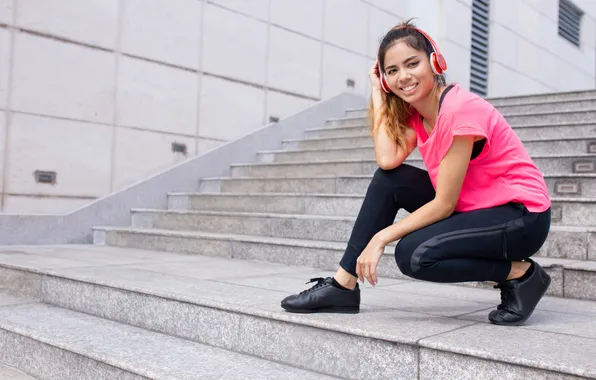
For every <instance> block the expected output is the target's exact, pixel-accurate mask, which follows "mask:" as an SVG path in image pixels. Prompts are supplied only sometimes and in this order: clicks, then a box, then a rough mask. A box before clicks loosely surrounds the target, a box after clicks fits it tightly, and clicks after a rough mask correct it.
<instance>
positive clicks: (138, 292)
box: [0, 242, 596, 379]
mask: <svg viewBox="0 0 596 380" xmlns="http://www.w3.org/2000/svg"><path fill="white" fill-rule="evenodd" d="M305 243H307V242H303V244H305ZM338 246H339V244H338ZM84 248H85V247H79V248H78V250H77V252H79V253H78V255H79V258H78V259H79V260H84V259H85V257H86V256H88V257H89V258H90V259H92V260H97V259H98V257H99V256H98V254H99V253H103V254H104V255H105V256H106V257H107V256H109V255H110V253H112V254H117V253H120V252H121V254H122V255H124V254H125V252H126V251H125V250H123V249H119V248H113V247H109V246H97V247H89V249H84ZM36 249H38V251H37V252H36ZM29 252H31V253H37V254H38V255H42V254H44V252H45V255H50V256H51V255H57V254H58V253H57V250H52V249H51V248H49V247H40V248H36V247H32V248H30V249H29ZM131 252H133V253H132V254H133V255H135V256H137V257H142V256H143V255H147V258H146V259H145V260H146V262H147V263H146V264H137V263H132V264H128V265H117V266H113V265H106V266H102V267H93V266H90V267H87V268H53V269H47V270H44V271H46V272H47V273H48V275H47V276H45V277H44V280H43V298H42V300H43V301H44V302H46V303H50V304H55V305H58V306H61V307H66V308H71V309H74V310H78V311H81V312H84V313H87V314H91V315H96V316H100V317H104V318H108V319H112V320H116V321H118V322H122V323H126V324H130V325H135V326H138V327H142V328H146V329H151V330H154V331H159V332H163V333H166V334H169V335H173V336H178V337H183V338H187V339H190V340H193V341H197V342H203V343H208V344H210V345H216V346H218V347H221V348H226V349H232V350H237V351H239V352H242V353H246V354H250V355H253V356H257V357H260V358H265V359H269V360H275V361H278V362H282V363H288V364H292V365H296V366H302V367H304V368H308V369H311V370H316V371H326V373H328V374H331V375H335V376H344V375H345V374H346V369H348V370H349V371H347V373H348V374H350V375H349V376H347V377H346V378H354V379H360V378H363V377H366V376H369V377H370V376H373V377H374V376H375V374H378V373H385V372H384V371H387V373H388V374H389V375H388V378H408V376H410V375H413V376H414V377H413V378H416V376H417V374H418V372H417V371H418V364H417V363H418V360H417V357H418V356H417V355H418V354H417V352H418V351H417V349H416V348H415V346H412V345H414V344H416V342H418V341H421V342H422V345H423V347H426V348H429V349H431V350H439V351H449V352H452V353H454V354H456V355H455V356H454V355H451V354H449V355H450V356H449V355H448V356H447V358H452V359H453V358H458V360H459V358H460V356H462V360H464V359H463V357H467V356H470V355H471V356H472V358H470V359H469V360H472V362H470V365H471V366H472V367H473V368H478V369H477V370H478V371H479V373H480V374H482V376H484V373H485V372H482V371H485V370H488V369H487V368H486V365H488V363H494V362H495V361H497V362H500V363H501V364H499V368H500V370H506V371H507V372H508V373H509V372H511V373H515V374H526V373H527V374H528V376H539V375H540V374H542V372H535V371H547V372H548V371H550V372H553V371H562V372H564V373H567V374H574V375H586V374H590V373H592V372H590V371H593V370H594V369H596V367H594V365H593V364H591V361H590V360H588V359H586V358H589V357H590V355H594V353H592V351H593V350H596V345H594V343H593V342H596V335H594V334H595V333H594V331H595V330H596V329H595V328H594V327H596V326H593V325H594V316H596V306H595V305H596V304H594V303H592V302H586V301H581V300H567V299H560V298H559V299H557V298H551V297H545V298H544V299H543V300H542V301H541V303H540V304H539V306H538V308H537V310H536V312H535V314H534V316H533V317H532V318H531V319H530V320H529V321H528V323H527V324H526V325H525V326H523V327H520V328H510V329H508V330H507V331H508V334H503V330H504V329H506V328H500V329H498V328H497V326H493V325H490V324H489V323H487V320H486V316H487V314H488V311H489V310H491V309H492V308H494V306H495V305H496V304H497V303H498V302H499V297H498V292H497V291H496V290H494V289H478V288H471V287H462V286H456V285H451V284H434V283H428V282H421V281H408V282H400V280H399V279H386V278H381V279H380V284H381V286H379V287H371V286H369V285H364V286H363V291H362V300H363V305H362V309H361V313H360V314H357V315H334V314H314V315H300V314H292V313H287V312H285V311H283V310H282V309H281V307H280V305H279V302H280V301H281V299H282V298H283V297H285V296H286V295H288V294H290V293H296V292H298V291H301V290H303V289H306V288H307V287H308V286H312V284H310V285H306V284H304V282H306V281H307V280H308V278H311V277H317V276H327V275H331V274H332V273H333V272H334V271H324V270H317V269H312V268H298V267H287V266H284V265H272V264H268V263H263V262H256V261H252V262H243V261H240V260H229V259H219V258H213V257H196V256H194V257H193V256H185V255H177V254H171V253H165V252H149V251H140V250H139V251H136V250H131ZM170 257H174V259H172V260H171V261H170V260H168V258H170ZM181 258H182V259H184V260H181V261H177V260H176V259H181ZM540 260H541V262H542V263H543V264H544V266H545V267H547V268H549V267H551V266H552V265H554V264H557V265H561V266H566V267H569V268H571V267H573V266H577V267H578V268H583V269H590V266H591V265H592V264H593V263H580V262H577V261H574V260H563V259H548V258H540ZM561 268H562V267H561ZM561 268H559V270H560V269H561ZM568 270H577V269H568ZM205 278H209V280H205ZM28 306H30V305H18V306H17V307H23V308H26V307H28ZM44 307H45V306H44ZM14 309H15V306H3V307H0V328H2V327H3V326H2V322H1V321H3V320H4V318H5V317H6V315H10V316H14V315H15V313H12V310H14ZM7 310H10V313H9V311H7ZM23 310H24V309H23ZM3 313H4V314H3ZM44 313H45V312H44ZM17 314H18V313H17ZM22 314H23V315H24V314H25V311H23V313H22ZM26 314H27V316H28V318H31V320H35V319H36V318H38V317H37V315H36V313H35V312H33V313H31V312H30V311H28V312H27V313H26ZM44 315H45V314H44ZM21 317H22V315H21V316H19V317H17V318H19V319H20V318H21ZM44 323H45V322H44ZM47 323H48V324H52V325H55V321H53V320H52V318H50V319H49V320H47ZM25 331H27V332H28V333H30V329H29V326H27V329H24V330H23V331H21V332H23V333H24V332H25ZM75 331H76V330H75ZM100 331H101V330H100ZM512 334H513V335H512ZM39 337H40V336H39V335H38V336H35V338H36V339H39ZM257 337H258V339H257ZM421 339H422V340H421ZM512 340H513V341H515V342H516V350H517V351H516V352H518V355H517V356H516V357H512V356H511V355H508V353H510V344H511V341H512ZM313 342H321V344H315V345H313ZM518 342H520V343H518ZM555 342H556V343H555ZM520 345H521V346H520ZM518 346H519V347H518ZM59 347H60V346H59ZM337 347H346V349H345V350H342V351H341V354H342V356H337V355H338V350H337ZM558 347H573V348H570V349H569V350H567V351H569V352H567V351H566V352H565V353H564V354H563V357H562V358H559V356H558V355H557V356H554V355H553V354H552V352H551V351H552V350H554V349H555V348H558ZM549 350H550V351H549ZM519 353H523V354H519ZM580 353H581V355H580ZM319 358H327V359H328V358H332V359H333V360H331V359H330V360H326V361H322V360H319ZM441 360H443V359H441ZM0 361H2V358H0ZM363 363H364V364H363ZM379 363H382V365H383V366H387V365H388V366H389V367H387V368H386V367H380V364H379ZM387 363H389V364H387ZM483 363H484V364H483ZM7 364H9V365H10V363H7ZM420 364H421V366H420V368H421V372H420V375H421V376H423V372H422V371H423V370H424V371H430V372H429V373H430V374H434V375H436V376H439V377H438V378H444V377H441V376H446V374H445V372H437V371H440V370H441V368H439V367H438V366H433V365H431V366H430V367H424V365H423V360H421V361H420ZM491 365H492V364H491ZM79 366H80V365H79ZM477 366H478V367H477ZM460 367H461V368H460ZM592 367H594V368H592ZM462 368H464V367H462V366H461V365H460V364H459V362H457V363H455V364H454V366H453V371H455V372H454V373H458V372H457V371H460V370H462ZM483 368H484V369H483ZM550 372H548V373H550ZM488 373H492V372H488ZM545 373H546V372H545ZM434 375H428V376H434ZM350 376H352V377H350ZM427 378H429V377H427ZM530 378H531V377H530Z"/></svg>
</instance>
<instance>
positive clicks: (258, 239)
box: [0, 225, 596, 272]
mask: <svg viewBox="0 0 596 380" xmlns="http://www.w3.org/2000/svg"><path fill="white" fill-rule="evenodd" d="M94 230H97V231H123V232H129V233H135V234H155V235H160V236H172V237H198V238H208V239H215V240H230V241H242V242H251V243H266V244H274V245H282V246H295V247H305V248H323V249H333V250H344V249H345V247H346V243H345V242H335V241H326V240H308V239H293V238H284V237H272V236H264V235H244V234H232V233H214V232H206V231H195V230H192V231H191V230H168V229H160V228H150V229H147V228H134V227H94ZM551 231H565V232H578V233H584V232H596V227H575V226H571V227H569V226H558V225H553V226H551ZM396 244H397V242H392V243H391V244H389V245H388V246H387V247H386V249H385V254H386V255H393V248H394V247H395V245H396ZM1 252H2V251H1V250H0V254H1ZM536 260H538V261H540V263H541V264H544V265H545V266H547V267H552V266H562V267H564V268H569V269H581V270H587V271H593V272H596V261H590V260H575V259H560V258H553V257H538V256H536Z"/></svg>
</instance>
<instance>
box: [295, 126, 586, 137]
mask: <svg viewBox="0 0 596 380" xmlns="http://www.w3.org/2000/svg"><path fill="white" fill-rule="evenodd" d="M512 128H513V130H514V131H515V133H516V134H517V135H518V136H519V138H520V139H522V141H524V140H530V139H537V138H542V139H553V140H555V139H560V138H585V137H587V136H594V135H595V134H596V123H583V124H568V125H565V124H563V125H561V124H557V125H545V124H535V125H531V124H529V125H512ZM367 134H368V129H367V128H366V127H364V126H352V127H333V128H312V129H308V130H306V131H305V132H304V138H306V139H311V138H337V137H361V136H363V135H367Z"/></svg>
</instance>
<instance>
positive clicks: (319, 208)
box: [188, 193, 364, 216]
mask: <svg viewBox="0 0 596 380" xmlns="http://www.w3.org/2000/svg"><path fill="white" fill-rule="evenodd" d="M188 197H189V198H190V204H189V206H190V208H189V209H190V210H200V211H234V212H262V213H280V214H310V215H336V216H339V215H357V214H358V211H359V210H360V207H361V206H362V201H363V200H364V197H363V196H360V195H339V194H326V195H324V194H318V195H316V194H312V195H306V194H297V193H293V194H282V193H277V194H266V193H265V194H247V193H234V194H219V195H216V194H192V195H189V196H188Z"/></svg>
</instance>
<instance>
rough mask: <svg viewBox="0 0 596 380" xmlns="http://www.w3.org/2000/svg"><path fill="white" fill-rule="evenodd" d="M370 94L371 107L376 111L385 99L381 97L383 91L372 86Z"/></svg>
mask: <svg viewBox="0 0 596 380" xmlns="http://www.w3.org/2000/svg"><path fill="white" fill-rule="evenodd" d="M371 96H372V102H373V108H374V109H375V112H376V111H378V110H379V108H381V106H382V105H383V102H384V101H385V99H384V97H383V93H382V92H381V89H378V88H374V87H373V89H372V94H371Z"/></svg>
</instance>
